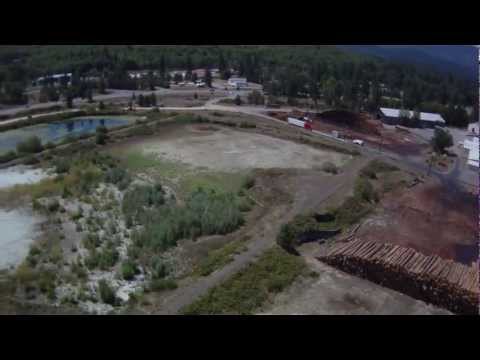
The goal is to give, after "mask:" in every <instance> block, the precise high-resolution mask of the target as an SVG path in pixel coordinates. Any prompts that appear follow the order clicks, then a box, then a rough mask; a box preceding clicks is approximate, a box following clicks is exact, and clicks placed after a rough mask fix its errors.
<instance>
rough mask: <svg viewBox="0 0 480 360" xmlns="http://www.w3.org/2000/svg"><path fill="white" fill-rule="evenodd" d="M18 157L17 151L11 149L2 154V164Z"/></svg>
mask: <svg viewBox="0 0 480 360" xmlns="http://www.w3.org/2000/svg"><path fill="white" fill-rule="evenodd" d="M16 158H17V153H16V152H15V151H13V150H11V151H9V152H7V153H5V154H3V155H0V164H3V163H7V162H10V161H12V160H14V159H16Z"/></svg>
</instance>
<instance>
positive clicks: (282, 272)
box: [181, 247, 306, 315]
mask: <svg viewBox="0 0 480 360" xmlns="http://www.w3.org/2000/svg"><path fill="white" fill-rule="evenodd" d="M305 271H306V265H305V263H304V260H303V259H302V258H301V257H296V256H293V255H290V254H288V253H287V252H285V251H284V250H282V249H280V248H277V247H275V248H273V249H271V250H268V251H267V252H265V253H264V254H263V255H262V256H261V257H260V258H259V259H258V260H257V261H256V262H255V263H253V264H250V265H249V266H248V267H247V268H246V269H244V270H241V271H240V272H238V273H237V274H235V275H233V276H232V277H231V278H230V279H228V280H227V281H226V282H224V283H223V284H221V285H219V286H216V287H214V288H213V289H211V290H210V291H209V292H208V293H207V295H205V296H204V297H202V298H200V299H199V300H197V301H195V302H194V303H192V304H190V305H189V306H187V307H185V308H184V309H182V310H181V313H183V314H185V315H223V314H225V315H229V314H240V315H249V314H253V313H254V312H255V311H257V310H258V309H259V308H261V307H262V306H263V305H264V304H265V303H266V302H267V301H268V300H270V299H271V297H272V296H274V295H275V294H278V293H280V292H281V291H283V290H284V289H285V288H287V287H288V286H289V285H291V284H292V283H293V282H294V281H295V279H296V278H297V277H298V276H300V275H302V274H304V273H305Z"/></svg>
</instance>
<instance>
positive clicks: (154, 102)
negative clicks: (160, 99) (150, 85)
mask: <svg viewBox="0 0 480 360" xmlns="http://www.w3.org/2000/svg"><path fill="white" fill-rule="evenodd" d="M150 106H151V107H155V106H157V97H156V96H155V94H154V93H152V94H151V95H150Z"/></svg>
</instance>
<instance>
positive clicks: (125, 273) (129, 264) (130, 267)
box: [121, 261, 138, 281]
mask: <svg viewBox="0 0 480 360" xmlns="http://www.w3.org/2000/svg"><path fill="white" fill-rule="evenodd" d="M121 273H122V278H123V279H124V280H127V281H131V280H133V279H134V277H135V275H136V274H137V273H138V269H137V266H136V265H135V263H133V261H126V262H124V263H123V264H122V269H121Z"/></svg>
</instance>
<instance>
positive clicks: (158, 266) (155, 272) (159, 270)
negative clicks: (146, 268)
mask: <svg viewBox="0 0 480 360" xmlns="http://www.w3.org/2000/svg"><path fill="white" fill-rule="evenodd" d="M167 275H168V269H167V266H166V265H165V263H164V262H163V260H162V259H160V258H157V257H154V258H153V260H152V278H153V279H164V278H165V277H166V276H167Z"/></svg>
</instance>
